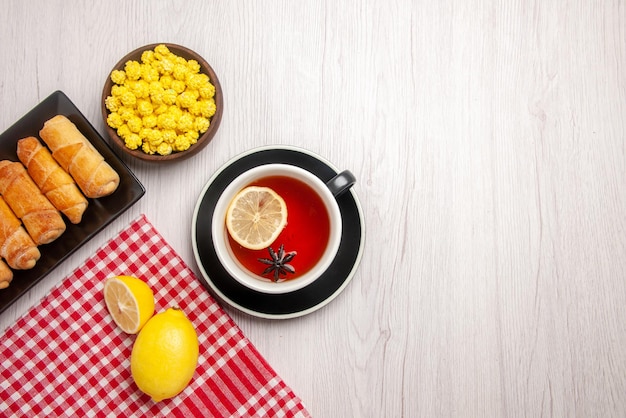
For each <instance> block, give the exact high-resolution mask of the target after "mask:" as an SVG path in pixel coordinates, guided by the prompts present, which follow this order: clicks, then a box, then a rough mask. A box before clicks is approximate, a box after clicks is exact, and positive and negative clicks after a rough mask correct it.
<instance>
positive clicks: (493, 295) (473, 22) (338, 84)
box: [0, 0, 626, 417]
mask: <svg viewBox="0 0 626 418" xmlns="http://www.w3.org/2000/svg"><path fill="white" fill-rule="evenodd" d="M625 28H626V6H624V4H623V3H622V2H601V1H584V0H573V1H569V2H565V1H558V0H557V1H523V0H516V1H508V2H499V3H498V2H483V1H475V0H469V1H467V0H458V1H455V0H453V1H446V2H432V1H421V0H416V1H408V0H397V1H392V2H387V1H383V0H372V1H368V2H357V1H330V0H315V1H300V2H288V1H273V0H270V1H263V2H244V1H147V0H145V1H135V2H125V1H121V0H115V1H106V2H81V1H73V0H72V1H70V0H68V1H66V0H63V1H60V0H59V1H29V2H24V1H20V0H8V1H5V2H3V12H2V14H1V17H0V39H1V40H2V42H0V57H2V59H1V60H0V131H4V130H5V129H7V128H8V127H9V126H11V124H12V123H13V122H15V121H16V120H18V119H19V118H20V117H21V116H22V115H24V114H25V113H26V112H28V111H29V110H30V109H31V108H32V107H34V106H35V105H36V104H37V103H38V102H40V101H41V100H42V99H44V98H45V97H47V96H48V95H49V94H50V93H52V92H53V91H55V90H62V91H63V92H65V93H66V94H67V95H68V96H69V97H70V98H71V99H72V100H73V101H74V103H75V104H76V105H77V106H78V107H79V108H80V109H81V110H82V111H83V112H84V114H85V115H86V116H87V118H88V119H89V120H90V121H91V122H92V123H93V124H94V126H96V128H97V129H98V130H99V131H100V132H101V133H102V134H104V123H103V121H102V119H101V116H100V112H99V110H100V108H99V100H100V95H101V92H102V87H103V84H104V81H105V79H106V77H107V74H108V72H109V70H110V68H111V67H112V66H113V65H114V64H115V63H116V62H117V61H118V60H119V59H120V58H121V57H122V56H123V55H125V54H126V53H127V52H129V51H130V50H132V49H135V48H136V47H139V46H142V45H145V44H150V43H155V42H172V43H177V44H181V45H184V46H187V47H189V48H191V49H194V50H195V51H198V52H199V53H200V54H201V55H203V56H204V58H205V59H206V60H208V61H209V62H210V63H211V65H212V66H213V68H214V69H215V71H216V72H217V74H218V76H219V78H220V81H221V83H222V87H223V89H224V97H225V114H224V117H223V119H222V123H221V127H220V130H219V132H218V134H217V136H216V137H215V139H214V140H213V142H212V143H211V144H210V145H209V146H208V147H207V148H206V149H205V150H204V151H203V152H202V153H201V154H200V155H198V156H196V157H194V158H192V159H190V160H188V161H185V162H183V163H180V164H171V165H168V166H163V167H156V166H154V165H150V164H146V163H140V162H136V161H128V164H129V165H130V167H131V169H132V170H133V171H134V172H135V173H136V175H137V176H138V178H139V179H140V181H141V182H142V183H143V184H144V185H145V187H146V189H147V193H146V195H145V196H144V198H143V199H142V200H141V201H140V202H139V203H138V204H136V205H135V206H133V207H132V208H131V209H130V210H129V211H128V212H126V213H125V214H124V215H122V216H121V217H120V218H119V219H117V220H116V221H115V222H114V223H113V224H111V225H110V226H109V227H107V228H106V229H105V230H104V231H103V232H102V233H100V234H99V235H98V236H97V237H96V238H94V239H93V240H91V241H90V242H89V243H88V244H87V245H85V246H84V247H83V248H81V249H80V250H79V251H78V252H77V253H75V254H74V255H72V256H71V257H70V258H69V259H67V260H66V261H65V262H64V263H63V264H62V265H61V266H60V267H59V268H57V269H56V270H55V271H54V272H53V273H52V274H50V275H49V276H47V277H46V278H45V279H44V280H43V281H42V282H40V283H39V284H38V285H37V286H36V287H35V288H34V289H33V290H32V291H30V292H29V293H28V294H27V295H25V296H24V297H22V298H21V299H20V300H19V301H18V303H15V304H14V305H13V306H11V307H10V308H9V309H8V310H6V311H5V312H4V313H2V315H0V328H1V329H5V328H6V327H8V326H10V325H11V324H12V323H14V321H15V320H16V319H17V318H18V317H19V316H21V315H22V314H23V313H25V312H26V310H27V309H28V308H29V307H30V306H32V305H33V304H34V303H36V302H37V301H38V300H39V299H40V298H42V297H43V296H45V295H46V294H47V292H48V291H49V289H50V288H51V287H52V286H54V285H55V284H56V283H58V282H59V281H60V280H61V279H62V278H63V277H65V276H66V275H67V274H69V273H70V272H71V271H73V270H74V269H75V268H76V267H78V266H79V265H80V264H81V263H82V261H83V260H84V259H85V258H87V257H88V256H89V255H90V254H92V253H93V252H94V251H95V250H96V249H97V248H98V247H100V246H101V245H102V244H104V243H105V242H106V241H107V240H108V239H109V238H111V237H113V236H114V235H116V234H117V232H119V231H120V230H121V229H123V228H124V227H125V226H127V225H128V223H129V222H130V221H131V220H133V219H134V218H136V217H137V216H138V215H139V214H141V213H145V214H146V215H147V217H148V218H149V220H150V221H151V222H152V223H153V224H154V225H155V226H156V228H157V229H158V230H159V231H160V232H161V233H162V234H163V236H164V237H165V239H166V240H168V241H169V242H170V244H171V245H172V246H173V247H174V248H175V249H176V251H178V252H179V254H180V255H181V256H182V257H183V259H184V260H185V261H186V262H187V263H188V264H189V265H190V266H191V267H192V268H193V269H194V270H195V271H196V272H199V270H198V268H197V266H196V264H195V261H194V257H193V252H192V245H191V219H192V213H193V209H194V206H195V204H196V200H197V198H198V195H199V193H200V191H201V190H202V188H203V186H204V184H205V183H206V182H207V180H208V179H209V178H210V176H211V175H212V174H213V173H214V172H215V170H217V169H218V168H219V167H220V166H221V165H222V164H223V163H225V162H226V161H227V160H229V159H230V158H231V157H233V156H235V155H237V154H239V153H241V152H244V151H246V150H249V149H251V148H255V147H258V146H262V145H270V144H289V145H295V146H300V147H304V148H307V149H309V150H311V151H313V152H315V153H318V154H320V155H322V156H324V157H325V158H327V159H328V160H330V161H332V162H333V164H334V165H336V166H337V167H339V168H349V169H350V170H352V171H353V172H354V173H355V174H356V176H357V177H358V184H357V185H356V186H355V190H356V192H357V194H358V196H359V197H360V200H361V203H362V205H363V211H364V214H365V222H366V234H367V241H366V247H365V251H364V257H363V260H362V262H361V265H360V267H359V270H358V272H357V274H356V275H355V276H354V279H353V280H352V282H351V283H350V284H349V286H348V287H347V288H346V289H345V290H344V292H343V293H342V294H341V295H340V296H339V297H337V298H336V299H335V300H333V301H332V302H331V303H330V304H329V305H327V306H326V307H324V308H323V309H321V310H319V311H316V312H314V313H312V314H310V315H307V316H304V317H301V318H298V319H293V320H286V321H271V320H262V319H258V318H254V317H250V316H247V315H244V314H242V313H240V312H238V311H236V310H234V309H232V308H229V307H226V308H227V311H228V312H229V314H230V315H231V316H232V317H233V318H234V320H235V321H236V322H237V324H239V326H240V327H241V328H242V330H243V331H244V333H245V334H246V335H247V336H248V337H249V338H250V339H251V340H252V342H253V343H254V344H255V345H256V347H257V348H258V349H259V351H260V352H261V353H262V354H263V355H264V356H265V358H266V359H267V360H268V362H269V363H270V364H271V365H272V366H273V367H274V368H275V369H276V370H277V372H278V373H279V374H280V375H281V376H282V377H283V378H284V379H285V381H286V382H287V383H288V384H289V385H290V386H291V387H292V388H293V389H294V391H295V392H296V393H297V394H298V395H299V396H300V397H301V398H302V399H303V401H304V402H305V403H306V405H307V406H308V407H309V409H310V411H311V412H312V413H313V415H314V416H316V417H347V416H354V417H383V416H384V417H400V416H406V417H418V416H420V417H432V416H462V417H483V416H484V417H496V416H503V417H504V416H509V417H517V416H529V417H537V416H555V417H562V416H568V417H607V416H616V417H618V416H625V415H626V348H625V347H626V279H625V276H626V274H625V270H626V150H625V148H626V145H625V127H626V126H625V123H624V121H625V119H626V29H625Z"/></svg>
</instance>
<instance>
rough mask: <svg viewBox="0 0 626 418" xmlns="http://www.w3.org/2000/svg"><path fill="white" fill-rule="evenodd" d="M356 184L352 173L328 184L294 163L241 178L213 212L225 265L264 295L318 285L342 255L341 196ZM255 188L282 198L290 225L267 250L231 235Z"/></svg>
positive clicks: (257, 169)
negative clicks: (234, 217)
mask: <svg viewBox="0 0 626 418" xmlns="http://www.w3.org/2000/svg"><path fill="white" fill-rule="evenodd" d="M355 181H356V180H355V177H354V175H353V174H352V173H351V172H350V171H348V170H346V171H342V172H340V173H339V174H337V175H336V176H335V177H333V178H332V179H330V180H329V181H328V182H324V181H322V180H321V179H320V178H319V177H317V176H316V175H314V174H313V173H311V172H309V171H307V170H305V169H303V168H300V167H297V166H294V165H290V164H265V165H261V166H257V167H254V168H251V169H250V170H247V171H245V172H244V173H242V174H240V175H239V176H238V177H237V178H235V179H234V180H233V181H232V182H231V183H230V184H229V185H228V186H227V187H226V189H224V191H223V192H222V194H221V196H220V197H219V199H218V201H217V203H216V206H215V210H214V212H213V218H212V222H211V234H212V238H213V243H214V246H215V252H216V254H217V257H218V259H219V261H220V263H221V264H222V266H223V267H224V268H225V269H226V271H227V272H228V273H229V274H230V275H231V276H232V277H233V278H234V279H235V280H236V281H238V282H239V283H241V284H242V285H244V286H246V287H247V288H249V289H252V290H255V291H258V292H262V293H269V294H279V293H288V292H293V291H296V290H298V289H302V288H304V287H306V286H308V285H309V284H311V283H313V282H314V281H315V280H316V279H318V278H319V277H320V276H321V275H322V274H323V273H324V272H325V271H326V270H327V269H328V267H329V266H330V264H331V263H332V261H333V260H334V259H335V256H336V255H337V251H338V249H339V244H340V242H341V234H342V220H341V213H340V210H339V205H338V204H337V200H336V198H337V197H338V196H340V195H341V194H342V193H344V192H345V191H347V190H349V188H350V187H352V185H353V184H354V183H355ZM254 187H258V188H262V190H268V189H269V190H270V191H271V193H273V194H271V196H275V195H277V196H278V199H279V200H282V203H281V207H282V208H284V209H286V210H285V214H286V223H285V224H284V226H282V227H280V229H279V232H278V230H277V231H276V233H278V235H277V236H276V237H275V239H273V241H272V242H271V243H270V244H269V245H268V246H267V247H263V248H254V249H251V248H249V246H248V245H242V244H241V243H240V242H241V240H240V239H239V240H238V239H237V237H234V236H233V234H232V233H231V231H229V228H228V227H227V214H228V213H229V209H230V212H231V213H232V211H233V210H232V207H231V205H235V203H234V202H235V201H236V200H237V199H236V198H237V197H238V196H241V195H242V193H241V192H242V191H248V190H252V189H251V188H254ZM263 245H264V244H263Z"/></svg>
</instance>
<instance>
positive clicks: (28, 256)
mask: <svg viewBox="0 0 626 418" xmlns="http://www.w3.org/2000/svg"><path fill="white" fill-rule="evenodd" d="M0 256H2V258H3V259H4V260H6V262H7V264H8V265H9V266H10V267H11V268H13V269H16V270H26V269H30V268H33V267H34V266H35V263H36V262H37V260H39V257H41V253H40V252H39V249H38V248H37V246H36V245H35V242H34V241H33V239H32V238H31V237H30V235H28V233H27V232H26V230H25V229H24V228H23V227H22V223H21V222H20V220H19V219H18V218H17V216H15V214H14V213H13V211H12V210H11V208H9V205H7V203H6V202H5V201H4V199H3V198H2V196H0Z"/></svg>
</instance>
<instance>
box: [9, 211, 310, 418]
mask: <svg viewBox="0 0 626 418" xmlns="http://www.w3.org/2000/svg"><path fill="white" fill-rule="evenodd" d="M121 274H130V275H135V276H138V277H141V278H143V279H144V280H146V281H147V282H148V284H149V285H150V287H151V288H152V289H153V290H154V293H155V304H156V311H157V312H160V311H162V310H165V309H166V308H168V307H169V306H171V305H174V304H177V305H178V306H180V307H181V308H182V309H183V311H184V312H185V313H186V314H187V316H188V317H189V319H190V320H191V321H192V322H193V324H194V326H195V328H196V331H197V332H198V339H199V343H200V357H199V359H198V367H197V369H196V373H195V374H194V376H193V379H192V381H191V383H190V384H189V386H188V387H187V388H186V389H185V390H184V391H183V392H182V393H181V394H179V395H178V396H176V397H174V398H172V399H169V400H165V401H162V402H158V403H156V402H153V401H152V400H151V399H150V397H149V396H148V395H145V394H143V393H142V392H141V391H140V390H139V389H138V388H137V386H136V385H135V383H134V382H133V379H132V376H131V374H130V353H131V350H132V346H133V342H134V341H135V336H130V335H127V334H125V333H124V332H122V331H121V330H119V329H118V328H117V327H116V325H115V324H114V323H113V321H112V319H111V317H110V316H109V314H108V311H107V309H106V305H105V303H104V298H103V295H102V288H103V282H104V279H105V278H107V277H109V276H111V275H121ZM0 349H1V350H2V356H1V357H0V361H1V364H2V366H1V368H0V373H1V378H2V382H1V390H0V415H2V416H12V415H17V416H72V417H91V416H124V417H128V416H185V417H190V416H202V417H223V416H227V417H230V416H263V417H265V416H271V417H278V416H284V417H309V416H310V415H309V412H308V411H307V410H306V409H305V407H304V405H303V404H302V402H301V401H300V399H299V398H298V397H297V396H296V395H295V394H294V393H293V391H292V390H291V389H290V388H289V387H288V386H287V385H286V384H285V382H284V381H283V380H282V379H281V378H280V377H279V376H278V375H277V374H276V372H275V371H274V370H273V369H272V368H271V367H270V365H269V364H268V363H267V362H266V361H265V359H264V358H263V357H261V355H260V354H259V353H258V351H257V350H256V348H255V347H254V346H253V345H252V344H251V343H250V341H248V339H247V338H246V337H245V336H244V335H243V334H242V332H241V330H240V329H239V328H238V327H237V326H236V325H235V323H234V322H233V321H232V319H231V318H230V317H229V316H228V315H227V314H226V313H225V312H224V311H223V310H222V309H221V308H220V306H219V305H218V304H217V303H216V302H215V300H214V299H213V298H212V297H211V296H210V295H209V293H208V292H207V291H206V289H205V288H204V287H203V286H202V285H201V284H200V282H199V281H198V280H197V279H196V277H195V276H194V274H193V272H192V271H191V270H190V269H189V268H188V267H187V266H186V265H185V263H184V262H183V261H182V259H181V258H180V257H179V256H178V255H177V254H176V253H175V252H174V251H173V249H172V248H171V247H170V246H169V245H168V244H167V242H165V240H164V239H163V237H162V236H161V235H160V234H159V233H158V232H157V231H156V230H155V229H154V227H153V226H152V225H151V224H150V223H149V221H148V220H147V219H146V217H145V216H144V215H142V216H140V217H139V218H138V219H136V220H135V221H134V222H132V223H131V225H130V226H129V227H128V228H127V229H125V230H124V231H122V232H121V233H120V234H119V235H118V236H117V237H116V238H114V239H113V240H111V241H110V242H109V243H107V244H106V245H105V246H104V247H102V248H101V249H99V250H98V251H97V252H96V254H95V255H94V256H93V257H91V258H89V259H88V260H87V261H86V262H85V264H84V265H83V266H82V267H80V268H78V269H77V270H75V271H74V272H73V273H72V274H71V275H70V276H69V277H67V278H65V279H64V280H63V281H62V282H61V283H60V284H59V285H57V286H56V287H55V288H54V289H53V290H52V291H51V292H50V293H49V294H48V296H46V297H45V298H44V299H42V300H41V302H40V303H39V304H37V305H36V306H35V307H33V308H32V309H31V310H30V311H29V312H28V313H26V314H25V315H24V316H23V317H22V318H21V319H19V320H18V321H17V322H16V323H15V324H14V325H13V326H12V327H10V328H9V329H7V330H6V332H5V333H4V335H1V336H0Z"/></svg>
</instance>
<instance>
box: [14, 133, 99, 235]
mask: <svg viewBox="0 0 626 418" xmlns="http://www.w3.org/2000/svg"><path fill="white" fill-rule="evenodd" d="M17 157H18V158H19V159H20V161H21V162H22V163H23V164H24V166H25V167H26V169H27V170H28V174H29V175H30V177H31V178H32V179H33V180H34V181H35V184H37V187H39V189H40V190H41V192H42V193H43V194H44V195H45V196H46V197H47V198H48V200H50V203H52V204H53V205H54V207H55V208H57V209H58V210H59V211H61V213H63V214H64V215H65V216H67V219H69V221H70V222H71V223H73V224H77V223H79V222H80V221H81V219H82V217H83V213H84V212H85V209H86V208H87V199H85V196H83V194H82V193H81V192H80V190H79V189H78V187H77V186H76V183H75V182H74V179H73V178H72V177H71V176H70V175H69V174H67V172H66V171H65V170H63V168H61V166H60V165H59V164H58V163H57V162H56V160H55V159H54V158H52V155H51V154H50V151H48V148H46V147H44V146H42V145H41V143H40V142H39V140H38V139H37V138H35V137H33V136H29V137H28V138H23V139H20V140H19V141H17Z"/></svg>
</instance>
